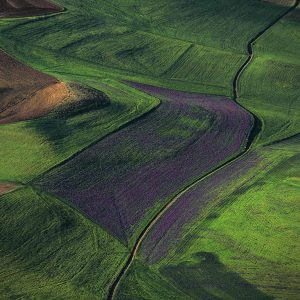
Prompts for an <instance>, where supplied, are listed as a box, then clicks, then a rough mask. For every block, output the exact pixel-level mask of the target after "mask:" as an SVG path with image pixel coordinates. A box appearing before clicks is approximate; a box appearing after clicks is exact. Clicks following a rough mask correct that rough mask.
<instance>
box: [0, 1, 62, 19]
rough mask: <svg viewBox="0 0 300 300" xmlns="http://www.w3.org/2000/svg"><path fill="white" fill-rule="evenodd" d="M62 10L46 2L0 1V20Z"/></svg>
mask: <svg viewBox="0 0 300 300" xmlns="http://www.w3.org/2000/svg"><path fill="white" fill-rule="evenodd" d="M62 10H63V8H62V7H61V6H59V5H56V4H53V2H50V1H47V0H0V18H3V17H4V18H7V17H20V16H22V17H26V16H33V15H41V14H45V13H54V12H59V11H62Z"/></svg>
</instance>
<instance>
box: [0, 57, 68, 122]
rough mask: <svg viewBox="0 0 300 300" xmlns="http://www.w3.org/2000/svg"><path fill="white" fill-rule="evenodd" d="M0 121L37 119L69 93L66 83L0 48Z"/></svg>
mask: <svg viewBox="0 0 300 300" xmlns="http://www.w3.org/2000/svg"><path fill="white" fill-rule="evenodd" d="M0 95H1V101H0V124H5V123H10V122H16V121H20V120H25V119H31V118H36V117H39V116H41V115H44V114H46V113H48V112H50V111H51V110H52V109H54V108H55V107H56V106H57V105H59V104H60V103H61V102H62V101H64V100H65V99H66V98H67V97H68V96H69V93H68V88H67V86H66V85H65V84H64V83H62V82H59V81H58V80H57V79H55V78H53V77H51V76H49V75H46V74H43V73H41V72H39V71H36V70H34V69H32V68H30V67H28V66H26V65H24V64H22V63H20V62H18V61H16V60H15V59H13V58H12V57H10V56H9V55H7V54H6V53H4V52H3V51H0Z"/></svg>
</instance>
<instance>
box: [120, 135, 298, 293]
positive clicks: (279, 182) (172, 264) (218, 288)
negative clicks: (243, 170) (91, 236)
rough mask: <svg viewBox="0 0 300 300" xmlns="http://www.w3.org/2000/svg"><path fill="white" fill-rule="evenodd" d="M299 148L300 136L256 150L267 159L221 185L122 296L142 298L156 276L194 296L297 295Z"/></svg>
mask: <svg viewBox="0 0 300 300" xmlns="http://www.w3.org/2000/svg"><path fill="white" fill-rule="evenodd" d="M298 146H299V141H298V143H291V144H290V145H286V144H284V145H283V144H276V145H273V146H268V148H264V149H262V150H257V154H259V156H260V157H261V158H262V159H263V160H262V161H261V163H260V164H258V165H257V166H256V167H255V168H253V169H252V170H250V172H248V173H247V174H245V175H244V176H239V179H238V180H237V179H235V180H234V181H232V182H230V183H229V184H228V183H226V184H225V185H222V184H220V185H219V186H218V188H217V196H216V197H215V202H214V204H213V205H210V206H208V207H207V208H206V209H205V210H203V211H201V212H200V214H199V215H198V216H197V215H196V214H195V219H194V221H193V222H190V223H189V224H187V225H186V227H185V228H184V231H183V233H180V239H179V242H178V241H177V242H176V243H177V244H176V247H174V248H173V249H172V250H171V251H170V252H169V254H168V256H167V257H165V258H164V259H162V260H161V261H159V262H158V263H156V264H154V265H151V267H150V268H149V267H144V268H142V267H137V266H134V267H133V268H132V269H131V270H130V272H128V274H127V275H126V277H125V278H124V281H123V283H122V284H121V287H120V289H119V291H118V298H120V299H122V298H123V296H124V295H126V297H128V299H130V296H131V297H133V296H134V297H137V298H138V297H141V298H143V295H142V293H143V290H144V289H147V286H148V284H149V282H148V280H147V278H148V277H149V276H150V275H151V274H152V275H151V277H150V278H152V277H162V278H161V281H162V282H168V283H169V285H170V289H171V290H174V288H175V289H179V290H181V292H183V293H186V294H188V295H189V296H190V297H192V298H194V299H195V298H196V299H199V297H204V298H205V297H206V298H207V297H208V298H209V299H217V297H221V298H222V299H238V298H243V299H244V298H245V299H246V298H247V297H248V298H247V299H267V298H268V297H276V298H278V299H297V297H298V286H299V278H298V270H299V250H300V249H299V245H298V243H297V236H298V233H299V224H298V219H299V213H298V211H299V201H298V195H299V177H298V174H299V167H298V166H299V159H300V157H299V152H298V151H297V147H298ZM229 172H230V169H229ZM257 172H259V174H260V175H259V176H256V174H257ZM195 200H196V199H195ZM177 238H178V237H177ZM174 242H175V241H174ZM147 274H148V275H147ZM154 274H156V275H154ZM154 282H155V281H154ZM154 282H153V284H154ZM151 284H152V281H151ZM133 287H135V288H133ZM138 291H141V293H140V292H138ZM151 292H152V297H154V296H155V293H156V291H155V290H153V291H151ZM162 292H163V289H162ZM149 298H150V299H151V297H149ZM149 298H148V299H149ZM145 299H147V298H145ZM153 299H154V298H153ZM178 299H185V296H178Z"/></svg>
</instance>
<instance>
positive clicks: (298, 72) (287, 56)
mask: <svg viewBox="0 0 300 300" xmlns="http://www.w3.org/2000/svg"><path fill="white" fill-rule="evenodd" d="M299 20H300V9H299V8H297V9H295V10H294V11H293V12H292V13H291V14H289V15H287V16H286V17H284V18H283V19H282V20H281V21H280V22H279V23H277V24H276V25H274V26H273V27H272V28H271V29H270V30H269V31H267V32H266V33H265V34H264V35H263V36H262V37H261V38H260V39H259V40H258V41H257V43H256V44H255V47H254V52H255V56H254V60H253V62H252V64H251V65H250V66H249V68H248V69H247V70H246V72H245V73H244V75H243V77H242V78H241V85H240V89H241V95H240V96H241V99H240V100H239V101H240V102H241V103H242V104H243V105H244V106H245V107H247V108H248V109H250V110H251V111H253V112H254V113H255V114H256V115H257V116H258V117H260V118H261V119H262V122H263V128H262V129H263V130H262V134H261V136H260V139H259V140H258V142H259V143H262V144H267V143H271V142H273V141H276V140H280V139H283V138H286V137H289V136H292V135H294V134H297V133H299V131H300V113H299V107H300V62H299V53H298V52H299V51H298V49H299V47H300V38H299V31H300V22H299Z"/></svg>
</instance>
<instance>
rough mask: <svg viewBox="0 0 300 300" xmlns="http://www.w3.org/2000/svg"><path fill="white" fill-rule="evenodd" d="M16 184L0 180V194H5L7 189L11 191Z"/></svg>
mask: <svg viewBox="0 0 300 300" xmlns="http://www.w3.org/2000/svg"><path fill="white" fill-rule="evenodd" d="M16 187H17V186H16V185H15V184H13V183H1V182H0V195H2V194H5V193H7V192H9V191H12V190H14V189H15V188H16Z"/></svg>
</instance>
